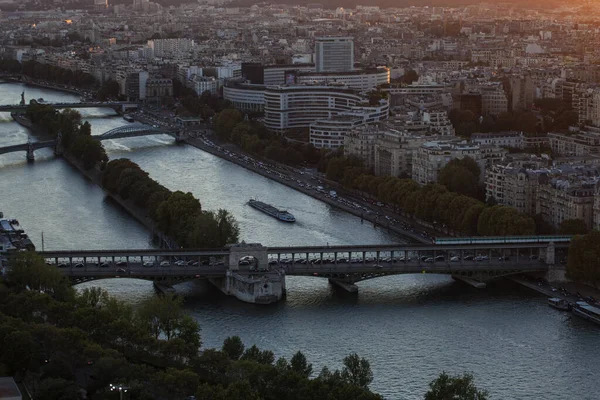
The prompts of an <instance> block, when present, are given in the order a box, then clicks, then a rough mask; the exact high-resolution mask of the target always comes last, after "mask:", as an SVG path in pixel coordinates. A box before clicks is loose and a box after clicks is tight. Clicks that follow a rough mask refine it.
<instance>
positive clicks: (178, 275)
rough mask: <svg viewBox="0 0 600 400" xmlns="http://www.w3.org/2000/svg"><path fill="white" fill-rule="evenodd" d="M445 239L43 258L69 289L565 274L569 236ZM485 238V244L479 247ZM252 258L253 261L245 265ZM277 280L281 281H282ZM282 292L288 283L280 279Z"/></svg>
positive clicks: (478, 282)
mask: <svg viewBox="0 0 600 400" xmlns="http://www.w3.org/2000/svg"><path fill="white" fill-rule="evenodd" d="M518 238H519V240H518V241H516V242H514V241H510V240H509V241H507V238H473V239H476V240H475V241H473V240H464V239H463V238H448V239H447V240H446V239H439V240H436V243H431V244H398V245H357V246H294V247H264V246H261V245H259V244H240V245H234V246H230V247H227V248H220V249H203V250H156V249H149V250H148V249H146V250H80V251H46V252H42V253H40V254H41V255H42V256H43V257H44V258H45V259H46V260H47V262H48V263H49V264H50V265H55V266H57V267H59V269H60V270H61V271H62V272H63V273H64V274H65V275H66V276H68V277H69V278H71V279H72V281H73V282H74V283H78V282H82V281H86V280H93V279H104V278H115V277H127V278H138V279H146V280H154V281H166V282H167V283H169V284H172V283H176V282H180V281H185V280H192V279H198V278H207V279H209V280H214V279H233V278H236V277H237V278H236V279H240V280H248V279H254V280H256V281H257V282H258V281H260V280H261V279H262V281H265V279H266V280H269V279H270V277H279V278H278V279H280V278H281V277H283V278H284V277H285V276H311V277H315V278H328V279H329V280H330V282H332V283H335V284H338V285H339V286H342V287H344V288H345V289H347V290H350V291H354V290H356V286H355V285H354V284H355V283H357V282H360V281H363V280H367V279H373V278H382V277H385V276H389V275H398V274H423V273H433V274H445V275H450V276H453V277H455V278H457V279H460V280H463V281H465V282H467V283H469V284H471V285H473V286H476V287H485V283H486V282H488V281H490V280H493V279H496V278H499V277H503V276H509V275H515V274H522V273H534V272H537V273H548V272H549V271H552V270H562V269H563V268H562V266H561V265H560V261H561V260H563V259H564V257H565V254H566V249H567V248H568V246H569V242H570V238H571V237H570V236H529V237H526V238H525V239H524V237H518ZM481 239H485V240H487V243H481V242H478V240H481ZM250 259H252V260H254V261H252V262H250V261H249V260H250ZM280 280H281V279H280ZM283 282H284V283H283V286H285V279H283Z"/></svg>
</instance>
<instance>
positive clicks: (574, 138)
mask: <svg viewBox="0 0 600 400" xmlns="http://www.w3.org/2000/svg"><path fill="white" fill-rule="evenodd" d="M548 141H549V144H550V148H551V149H552V151H553V152H554V153H555V154H559V155H561V156H570V157H582V156H588V155H595V154H600V128H597V127H594V126H585V127H584V128H582V129H579V130H577V131H574V132H573V133H569V134H565V133H558V132H553V133H549V134H548Z"/></svg>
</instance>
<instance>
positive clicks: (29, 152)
mask: <svg viewBox="0 0 600 400" xmlns="http://www.w3.org/2000/svg"><path fill="white" fill-rule="evenodd" d="M33 152H34V149H33V143H32V142H29V143H28V144H27V161H29V162H32V161H34V160H35V155H34V154H33Z"/></svg>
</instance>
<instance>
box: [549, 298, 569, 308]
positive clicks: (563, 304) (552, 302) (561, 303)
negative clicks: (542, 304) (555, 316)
mask: <svg viewBox="0 0 600 400" xmlns="http://www.w3.org/2000/svg"><path fill="white" fill-rule="evenodd" d="M548 305H549V306H550V307H554V308H556V309H557V310H561V311H569V310H570V309H571V304H569V302H568V301H567V300H564V299H559V298H558V297H551V298H549V299H548Z"/></svg>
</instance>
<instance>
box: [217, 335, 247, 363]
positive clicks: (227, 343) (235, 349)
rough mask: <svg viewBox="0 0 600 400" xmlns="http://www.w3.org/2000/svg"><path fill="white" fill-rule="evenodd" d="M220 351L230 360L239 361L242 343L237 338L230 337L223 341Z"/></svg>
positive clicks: (242, 349)
mask: <svg viewBox="0 0 600 400" xmlns="http://www.w3.org/2000/svg"><path fill="white" fill-rule="evenodd" d="M221 351H222V352H223V353H225V354H227V356H228V357H229V358H230V359H232V360H239V359H240V357H241V356H242V354H244V343H242V339H240V337H239V336H230V337H228V338H227V339H225V340H224V341H223V347H222V348H221Z"/></svg>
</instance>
